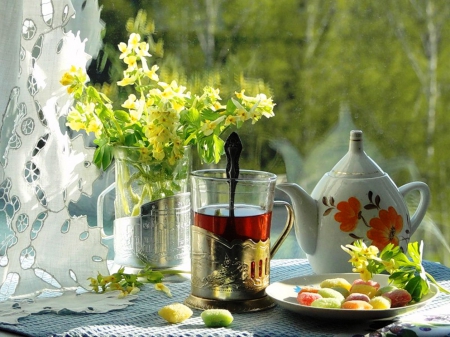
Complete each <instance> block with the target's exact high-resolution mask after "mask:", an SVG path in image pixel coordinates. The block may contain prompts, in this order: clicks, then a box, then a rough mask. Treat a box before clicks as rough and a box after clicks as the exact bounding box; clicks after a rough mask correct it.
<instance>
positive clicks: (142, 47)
mask: <svg viewBox="0 0 450 337" xmlns="http://www.w3.org/2000/svg"><path fill="white" fill-rule="evenodd" d="M149 48H150V46H149V44H148V43H147V42H141V43H139V45H138V49H137V51H136V54H137V56H139V57H140V58H144V57H151V56H152V55H151V54H149V52H148V50H149Z"/></svg>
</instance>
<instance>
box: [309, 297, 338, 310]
mask: <svg viewBox="0 0 450 337" xmlns="http://www.w3.org/2000/svg"><path fill="white" fill-rule="evenodd" d="M311 306H312V307H314V308H329V309H339V308H340V307H341V301H340V300H338V299H337V298H331V297H329V298H319V299H318V300H315V301H314V302H312V303H311Z"/></svg>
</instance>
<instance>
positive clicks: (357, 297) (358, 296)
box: [345, 293, 370, 303]
mask: <svg viewBox="0 0 450 337" xmlns="http://www.w3.org/2000/svg"><path fill="white" fill-rule="evenodd" d="M355 300H356V301H364V302H367V303H369V301H370V297H369V296H367V295H366V294H360V293H352V294H350V295H348V296H347V297H346V298H345V301H355Z"/></svg>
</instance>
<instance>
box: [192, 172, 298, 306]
mask: <svg viewBox="0 0 450 337" xmlns="http://www.w3.org/2000/svg"><path fill="white" fill-rule="evenodd" d="M276 179H277V177H276V175H275V174H273V173H269V172H262V171H253V170H240V172H239V176H238V178H236V179H230V178H227V174H226V171H225V170H223V169H212V170H199V171H194V172H192V173H191V207H192V211H193V222H192V226H191V294H190V296H189V297H188V298H187V299H186V301H185V303H186V304H187V305H189V306H191V307H193V308H197V309H206V308H222V309H228V310H230V311H232V312H247V311H257V310H262V309H266V308H269V307H271V306H273V305H274V303H273V302H272V301H271V299H270V298H269V297H268V296H267V295H266V293H265V289H266V287H267V286H268V285H269V276H270V259H271V258H272V257H273V256H274V255H275V253H276V251H277V250H278V248H279V247H280V245H281V244H282V243H283V241H284V239H285V238H286V237H287V235H288V234H289V232H290V230H291V228H292V225H293V221H294V216H293V210H292V207H291V205H290V204H289V203H287V202H284V201H274V194H275V185H276ZM233 184H234V186H235V188H234V193H233V189H232V188H231V186H232V185H233ZM276 204H281V205H284V206H285V207H286V211H287V214H288V216H287V222H286V224H285V227H284V230H283V231H282V233H281V235H280V236H279V238H278V239H277V240H276V242H275V243H274V244H273V245H272V248H271V245H270V228H271V223H272V210H273V206H274V205H276Z"/></svg>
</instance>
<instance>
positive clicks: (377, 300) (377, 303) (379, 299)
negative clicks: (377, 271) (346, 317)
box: [369, 296, 391, 309]
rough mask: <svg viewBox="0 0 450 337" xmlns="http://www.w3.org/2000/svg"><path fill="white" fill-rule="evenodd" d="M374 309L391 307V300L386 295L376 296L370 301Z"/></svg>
mask: <svg viewBox="0 0 450 337" xmlns="http://www.w3.org/2000/svg"><path fill="white" fill-rule="evenodd" d="M369 303H370V305H371V306H372V307H373V308H374V309H389V308H390V307H391V300H390V299H389V298H387V297H384V296H375V297H374V298H371V299H370V301H369Z"/></svg>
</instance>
